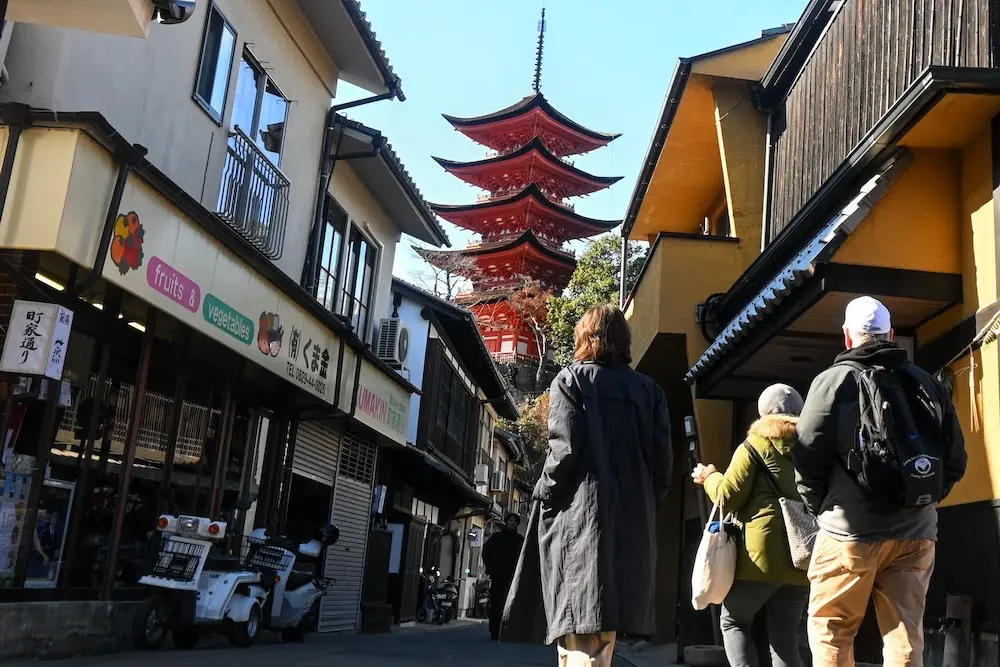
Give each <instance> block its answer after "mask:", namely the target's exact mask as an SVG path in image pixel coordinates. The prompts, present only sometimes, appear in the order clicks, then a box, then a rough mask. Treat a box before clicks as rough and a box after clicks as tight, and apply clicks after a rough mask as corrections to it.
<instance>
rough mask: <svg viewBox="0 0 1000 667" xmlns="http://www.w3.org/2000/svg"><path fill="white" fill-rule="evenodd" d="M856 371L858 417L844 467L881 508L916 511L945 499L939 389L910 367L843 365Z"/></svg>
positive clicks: (944, 446)
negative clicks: (923, 379) (852, 442)
mask: <svg viewBox="0 0 1000 667" xmlns="http://www.w3.org/2000/svg"><path fill="white" fill-rule="evenodd" d="M841 363H842V364H844V365H847V366H850V367H851V368H853V369H854V371H855V372H854V379H855V381H856V382H857V385H858V410H859V418H858V425H857V429H856V433H855V435H856V441H855V443H854V446H853V447H852V448H851V449H850V451H849V453H848V455H847V461H846V462H845V467H846V468H847V472H848V474H849V475H851V476H852V477H853V478H854V480H855V481H856V482H857V484H858V486H860V487H861V488H862V490H863V491H864V492H865V493H866V495H867V496H868V497H869V499H871V500H872V501H874V502H875V503H876V504H878V505H882V506H886V507H891V508H916V507H923V506H925V505H930V504H932V503H936V502H938V501H939V500H941V499H942V497H943V496H944V487H945V480H944V461H945V457H946V456H947V455H948V449H949V445H948V443H947V442H946V438H945V436H944V429H943V428H942V425H943V421H944V415H943V410H942V407H941V402H940V401H941V399H940V397H938V396H937V395H938V393H939V392H937V391H936V389H935V388H933V387H927V386H925V385H926V383H925V382H924V381H922V380H921V378H920V377H919V376H918V375H917V374H916V373H915V372H914V370H913V368H912V367H911V366H910V365H909V364H902V365H901V366H900V367H898V368H894V369H888V368H885V367H883V366H866V365H863V364H859V363H857V362H852V361H846V362H841Z"/></svg>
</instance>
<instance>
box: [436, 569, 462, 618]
mask: <svg viewBox="0 0 1000 667" xmlns="http://www.w3.org/2000/svg"><path fill="white" fill-rule="evenodd" d="M439 574H440V573H439ZM438 593H439V594H441V615H442V616H443V620H444V622H445V623H450V622H451V621H454V620H455V619H456V618H458V584H457V583H455V580H454V579H453V578H451V577H445V578H444V579H442V580H441V583H440V584H438Z"/></svg>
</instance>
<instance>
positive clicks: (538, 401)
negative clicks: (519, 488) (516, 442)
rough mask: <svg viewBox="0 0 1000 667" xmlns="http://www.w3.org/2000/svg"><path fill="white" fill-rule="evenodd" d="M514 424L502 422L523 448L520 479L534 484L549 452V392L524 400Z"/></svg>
mask: <svg viewBox="0 0 1000 667" xmlns="http://www.w3.org/2000/svg"><path fill="white" fill-rule="evenodd" d="M519 413H520V417H518V419H517V421H516V422H504V423H502V424H501V426H503V427H504V428H505V429H507V430H508V431H511V432H512V433H516V434H517V435H518V437H519V438H520V441H521V445H522V446H523V447H524V459H523V461H522V463H521V468H522V469H523V471H522V474H521V475H519V476H520V477H521V479H523V480H524V481H526V482H528V483H529V484H534V483H535V481H536V480H537V479H538V477H539V476H540V475H541V474H542V465H543V464H544V463H545V456H546V455H547V454H548V452H549V392H548V390H546V391H544V392H542V393H541V394H539V395H538V396H535V397H534V398H528V399H525V400H524V402H523V403H521V406H520V408H519Z"/></svg>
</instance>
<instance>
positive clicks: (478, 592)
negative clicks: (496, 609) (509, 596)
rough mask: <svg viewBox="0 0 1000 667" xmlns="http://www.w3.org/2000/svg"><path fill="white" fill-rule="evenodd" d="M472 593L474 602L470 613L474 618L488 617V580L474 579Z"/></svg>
mask: <svg viewBox="0 0 1000 667" xmlns="http://www.w3.org/2000/svg"><path fill="white" fill-rule="evenodd" d="M473 594H474V595H475V596H476V597H475V603H474V604H473V607H472V615H473V617H475V618H489V617H490V580H489V579H476V583H475V584H473Z"/></svg>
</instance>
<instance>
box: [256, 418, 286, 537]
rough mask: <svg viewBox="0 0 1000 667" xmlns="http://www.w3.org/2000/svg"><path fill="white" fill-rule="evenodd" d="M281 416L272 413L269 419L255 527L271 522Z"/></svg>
mask: <svg viewBox="0 0 1000 667" xmlns="http://www.w3.org/2000/svg"><path fill="white" fill-rule="evenodd" d="M280 421H281V417H280V415H278V414H277V413H271V416H270V417H269V418H268V420H267V441H266V444H265V445H264V463H263V465H262V466H261V475H260V495H259V496H258V498H257V512H256V514H255V515H254V528H260V527H262V526H264V527H266V526H268V525H269V524H270V521H269V520H268V518H269V517H270V514H271V505H272V504H273V502H274V500H273V496H272V495H271V491H272V489H273V487H274V476H275V475H276V474H277V472H276V471H275V470H274V459H275V451H276V450H277V448H278V428H279V427H280Z"/></svg>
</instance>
